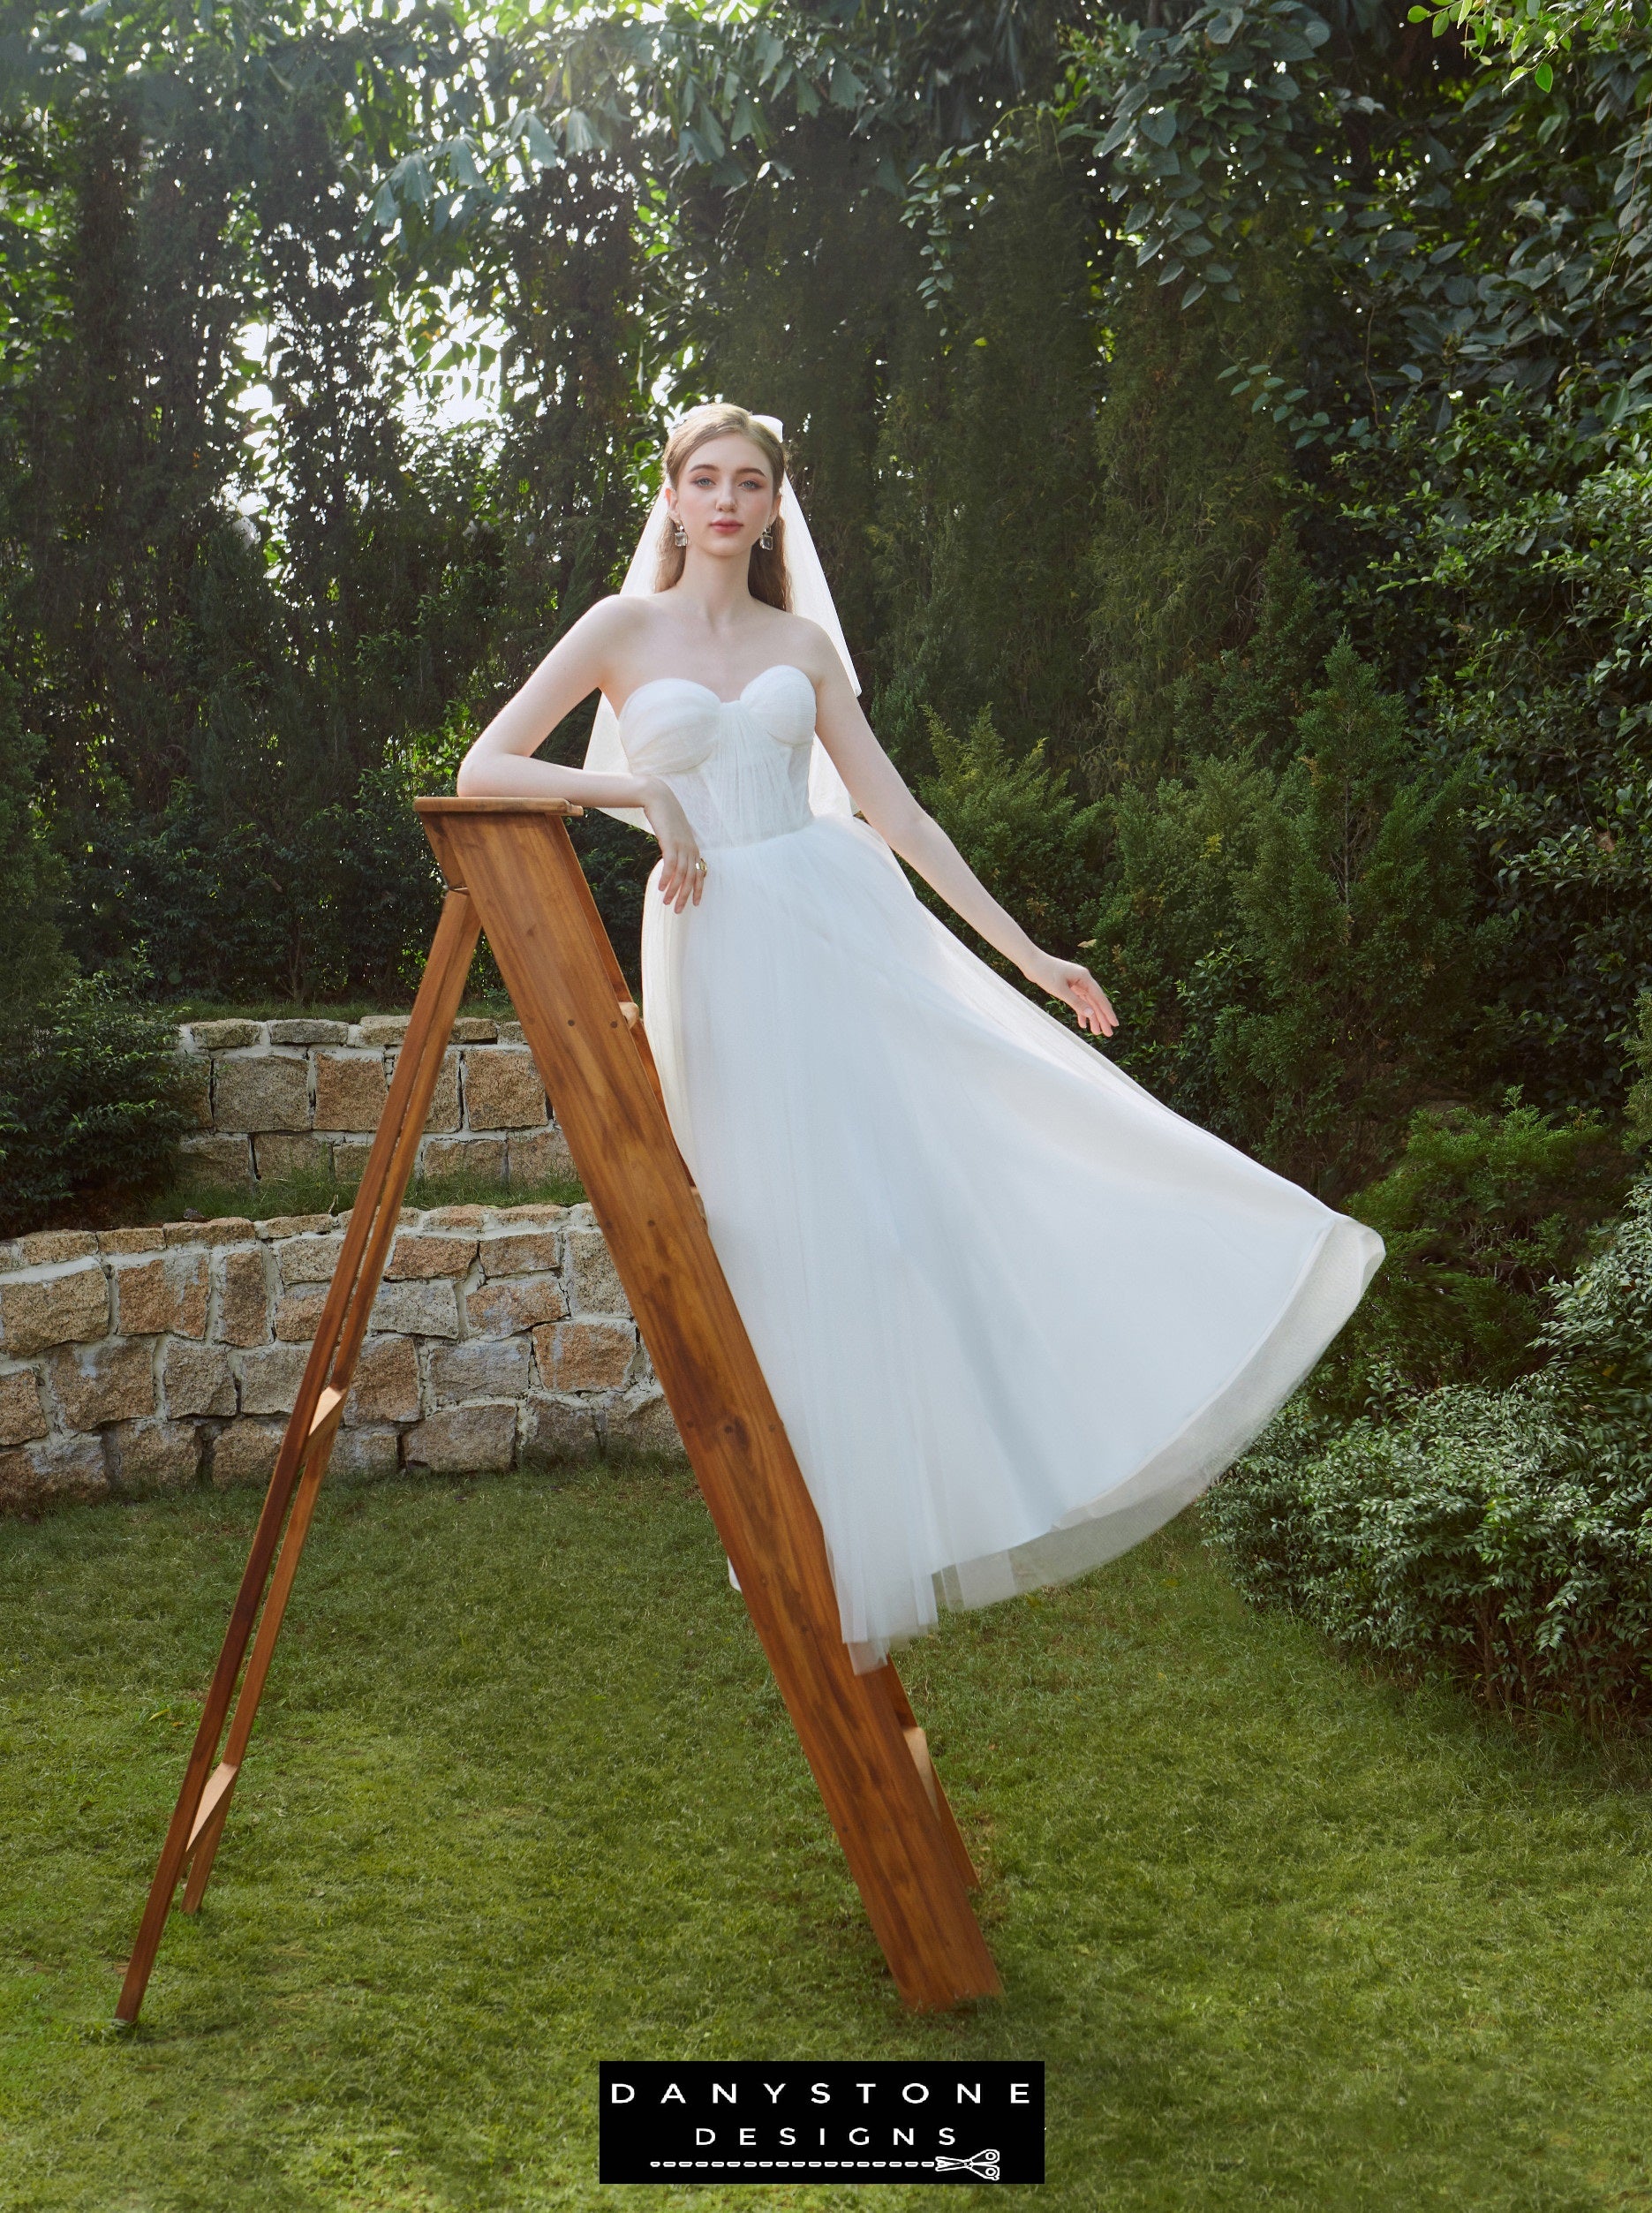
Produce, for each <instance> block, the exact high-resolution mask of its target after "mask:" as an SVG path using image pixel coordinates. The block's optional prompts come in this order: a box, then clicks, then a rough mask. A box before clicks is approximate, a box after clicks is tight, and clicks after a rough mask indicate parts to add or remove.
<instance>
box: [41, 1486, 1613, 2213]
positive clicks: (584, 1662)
mask: <svg viewBox="0 0 1652 2213" xmlns="http://www.w3.org/2000/svg"><path fill="white" fill-rule="evenodd" d="M256 1508H257V1500H256V1499H254V1498H253V1497H252V1496H250V1495H244V1494H230V1495H229V1496H227V1497H223V1498H220V1497H217V1496H215V1495H210V1494H208V1495H200V1494H192V1495H190V1496H188V1497H183V1498H172V1499H160V1500H155V1501H152V1502H150V1503H147V1504H144V1505H140V1506H133V1507H102V1508H87V1509H81V1510H76V1511H72V1512H66V1513H64V1514H60V1515H58V1516H57V1517H55V1518H53V1519H49V1520H47V1521H43V1522H40V1523H37V1524H33V1525H27V1524H19V1523H11V1524H7V1525H4V1526H0V1652H3V1654H4V1709H3V1716H4V1718H3V1719H0V1732H3V1741H4V1754H5V1759H4V1784H3V1786H0V1788H3V1790H4V1813H3V1815H0V1852H3V1854H4V1869H5V1877H4V1886H3V1887H4V1900H3V1903H0V1976H3V1981H0V2005H3V2008H4V2012H3V2014H0V2039H3V2045H0V2137H3V2148H0V2205H4V2207H5V2208H7V2209H22V2208H29V2209H36V2208H38V2209H42V2213H44V2209H53V2213H56V2209H60V2208H64V2209H66V2208H76V2209H87V2213H173V2209H178V2213H183V2209H192V2213H194V2209H199V2213H239V2209H243V2208H245V2209H252V2208H258V2209H260V2213H280V2209H287V2208H305V2209H312V2208H315V2209H334V2208H338V2209H343V2208H350V2209H357V2208H360V2209H386V2213H389V2209H395V2213H415V2209H417V2213H434V2209H444V2213H445V2209H471V2208H493V2207H500V2208H540V2207H552V2206H554V2207H585V2206H600V2205H620V2204H622V2203H625V2204H633V2203H634V2204H636V2205H637V2206H650V2207H657V2208H663V2207H669V2206H672V2205H675V2204H683V2205H687V2204H690V2203H693V2204H696V2205H698V2206H702V2207H704V2206H713V2207H722V2206H735V2205H745V2204H748V2203H750V2204H752V2205H761V2204H768V2205H776V2206H784V2207H809V2208H821V2207H836V2206H847V2205H849V2204H850V2203H851V2202H866V2203H868V2204H869V2205H871V2206H873V2207H878V2206H880V2205H887V2204H894V2203H897V2202H923V2201H922V2200H921V2199H920V2198H919V2197H918V2194H917V2193H916V2192H914V2191H912V2190H911V2189H909V2188H907V2189H895V2188H890V2189H886V2190H882V2191H879V2192H875V2193H873V2194H871V2195H870V2196H868V2195H867V2194H865V2193H864V2192H863V2191H861V2190H857V2189H855V2188H851V2187H843V2186H826V2187H794V2186H791V2185H778V2186H768V2187H753V2186H713V2187H701V2188H698V2189H692V2190H690V2189H688V2188H682V2187H665V2188H660V2189H653V2190H650V2189H640V2188H639V2189H635V2190H624V2191H622V2190H609V2191H604V2190H603V2189H601V2188H600V2187H599V2186H598V2184H597V2182H596V2180H595V2179H594V2178H595V2123H594V2082H595V2069H596V2062H597V2060H598V2058H603V2057H607V2058H620V2057H638V2056H641V2057H653V2058H732V2057H738V2056H752V2057H758V2058H810V2057H818V2058H862V2057H871V2056H878V2055H886V2056H889V2057H894V2058H924V2057H937V2058H941V2057H947V2056H950V2055H963V2056H979V2057H1002V2058H1035V2059H1043V2060H1044V2061H1045V2063H1046V2069H1047V2074H1046V2080H1047V2086H1048V2093H1049V2102H1050V2127H1049V2174H1050V2181H1049V2183H1048V2185H1047V2187H1045V2191H1044V2192H1043V2194H1042V2198H1039V2197H1037V2195H1036V2194H1034V2193H1033V2192H1031V2191H1030V2190H1027V2191H1022V2192H1019V2193H1015V2192H1011V2193H1010V2194H1011V2195H1018V2196H1019V2197H1020V2198H1021V2199H1022V2202H1027V2203H1039V2202H1041V2203H1044V2204H1046V2205H1049V2206H1051V2207H1057V2206H1059V2207H1061V2208H1064V2209H1065V2208H1069V2207H1070V2208H1075V2209H1078V2208H1089V2207H1097V2208H1106V2209H1110V2213H1111V2209H1115V2208H1116V2209H1120V2213H1123V2209H1130V2213H1135V2209H1149V2208H1150V2209H1155V2213H1158V2209H1162V2213H1189V2209H1204V2208H1217V2207H1222V2208H1228V2207H1232V2208H1236V2209H1248V2208H1253V2207H1268V2208H1279V2207H1289V2208H1301V2209H1304V2213H1309V2209H1311V2213H1325V2209H1331V2213H1341V2209H1345V2208H1346V2209H1367V2208H1369V2209H1376V2208H1383V2209H1394V2213H1402V2209H1403V2213H1416V2209H1422V2208H1442V2209H1444V2208H1452V2209H1458V2208H1464V2207H1486V2208H1497V2209H1499V2213H1505V2209H1506V2213H1517V2209H1545V2213H1547V2209H1562V2208H1565V2209H1571V2208H1585V2207H1590V2208H1592V2207H1608V2206H1633V2205H1637V2204H1646V2205H1652V2165H1649V2164H1648V2152H1649V2151H1652V1878H1649V1876H1648V1853H1649V1851H1652V1794H1648V1788H1647V1785H1648V1760H1647V1758H1646V1756H1644V1754H1636V1753H1632V1752H1630V1751H1627V1750H1619V1751H1618V1753H1616V1754H1611V1753H1602V1752H1598V1751H1595V1750H1593V1749H1591V1748H1589V1747H1588V1746H1587V1745H1585V1744H1582V1743H1580V1742H1579V1741H1577V1740H1576V1739H1575V1738H1573V1736H1571V1735H1569V1734H1568V1733H1565V1732H1563V1731H1560V1730H1558V1729H1545V1730H1543V1732H1541V1733H1537V1734H1535V1735H1533V1736H1529V1737H1525V1738H1519V1737H1516V1736H1514V1735H1512V1734H1511V1733H1508V1732H1507V1731H1506V1730H1505V1729H1504V1728H1503V1727H1502V1726H1499V1725H1497V1724H1496V1723H1494V1722H1491V1721H1490V1720H1488V1719H1485V1718H1482V1717H1481V1716H1479V1715H1477V1714H1475V1713H1474V1712H1472V1711H1470V1710H1468V1709H1467V1707H1466V1706H1465V1705H1463V1704H1462V1703H1460V1701H1459V1700H1458V1699H1457V1698H1456V1697H1455V1696H1453V1695H1452V1694H1449V1693H1447V1692H1445V1691H1440V1690H1433V1689H1428V1690H1423V1691H1420V1692H1410V1693H1407V1692H1403V1691H1400V1690H1397V1689H1395V1688H1392V1687H1390V1686H1385V1685H1383V1684H1373V1683H1369V1682H1367V1681H1363V1680H1362V1679H1361V1678H1360V1677H1359V1676H1358V1675H1357V1674H1355V1673H1352V1672H1350V1671H1349V1670H1347V1669H1346V1668H1345V1667H1343V1666H1342V1665H1339V1664H1338V1663H1337V1662H1336V1661H1335V1660H1334V1659H1333V1658H1331V1657H1330V1656H1329V1655H1328V1654H1327V1653H1326V1652H1325V1651H1324V1650H1323V1649H1322V1648H1321V1647H1320V1645H1319V1644H1318V1643H1316V1640H1315V1639H1314V1638H1312V1637H1311V1636H1309V1635H1305V1634H1304V1633H1302V1632H1301V1630H1299V1629H1298V1628H1295V1627H1294V1626H1293V1625H1291V1624H1290V1623H1288V1622H1284V1621H1279V1620H1269V1619H1264V1618H1261V1617H1258V1616H1256V1615H1255V1614H1253V1613H1249V1612H1248V1611H1247V1609H1246V1608H1245V1606H1244V1605H1242V1603H1241V1601H1240V1600H1239V1599H1238V1597H1236V1596H1235V1595H1234V1594H1233V1591H1232V1590H1231V1589H1230V1588H1229V1587H1228V1585H1227V1584H1226V1582H1225V1581H1224V1580H1223V1578H1222V1576H1221V1575H1220V1574H1219V1572H1218V1570H1217V1569H1216V1568H1215V1567H1213V1566H1212V1565H1211V1563H1210V1562H1209V1561H1208V1560H1207V1559H1206V1558H1205V1556H1204V1555H1203V1552H1202V1551H1201V1550H1200V1547H1199V1545H1198V1541H1197V1532H1196V1527H1195V1526H1194V1525H1193V1523H1192V1522H1190V1521H1189V1520H1188V1519H1187V1518H1184V1520H1183V1521H1182V1522H1180V1523H1178V1524H1176V1525H1174V1526H1173V1528H1172V1529H1169V1530H1167V1531H1165V1533H1164V1534H1163V1535H1162V1536H1161V1537H1158V1539H1156V1540H1155V1541H1154V1542H1153V1543H1152V1544H1150V1545H1146V1546H1144V1547H1143V1548H1142V1549H1141V1550H1139V1551H1138V1552H1135V1553H1134V1554H1132V1555H1130V1556H1129V1557H1128V1558H1127V1559H1125V1560H1120V1561H1119V1562H1117V1563H1115V1564H1114V1565H1113V1566H1112V1567H1108V1568H1105V1569H1103V1570H1101V1571H1099V1572H1098V1573H1096V1574H1094V1575H1090V1576H1089V1577H1088V1578H1086V1579H1085V1580H1084V1581H1083V1582H1080V1583H1078V1584H1075V1585H1073V1586H1071V1587H1069V1588H1068V1589H1067V1590H1064V1591H1061V1592H1060V1593H1056V1594H1052V1595H1051V1596H1049V1597H1045V1598H1044V1599H1043V1600H1042V1601H1041V1602H1032V1603H1029V1602H1025V1601H1018V1602H1014V1603H1012V1604H1010V1605H1004V1606H999V1607H997V1608H994V1609H992V1610H989V1611H988V1612H986V1613H979V1614H975V1615H970V1616H966V1617H960V1618H954V1619H952V1620H949V1621H948V1622H947V1626H946V1628H945V1630H944V1633H943V1635H941V1636H940V1637H939V1638H938V1639H936V1640H933V1641H932V1642H929V1643H924V1644H923V1645H920V1646H917V1647H915V1648H913V1649H912V1650H909V1652H908V1653H907V1654H906V1655H904V1659H903V1668H902V1672H903V1673H904V1675H905V1677H906V1680H907V1681H908V1684H909V1688H910V1690H911V1693H912V1696H913V1700H914V1703H915V1704H916V1705H917V1709H918V1713H919V1717H920V1718H922V1719H924V1721H925V1722H926V1723H927V1725H928V1726H929V1728H930V1733H931V1740H932V1744H933V1747H934V1748H935V1751H936V1753H937V1756H938V1757H939V1761H940V1763H941V1766H942V1770H943V1772H944V1775H945V1778H946V1780H947V1787H948V1789H949V1791H950V1793H951V1794H952V1798H953V1802H954V1806H955V1808H956V1809H957V1811H958V1814H959V1816H960V1819H961V1821H962V1825H963V1828H964V1830H965V1832H966V1834H967V1836H968V1837H969V1840H970V1843H971V1846H972V1847H973V1849H974V1851H975V1853H976V1854H977V1860H978V1862H980V1864H981V1865H982V1866H983V1868H984V1873H985V1881H984V1887H983V1890H982V1892H981V1894H980V1901H979V1902H980V1911H981V1915H982V1918H983V1922H984V1925H985V1928H986V1930H987V1933H988V1937H989V1939H990V1941H991V1943H992V1947H993V1950H994V1952H995V1953H996V1955H997V1958H998V1961H999V1967H1000V1968H1001V1970H1002V1973H1003V1976H1004V1980H1005V1983H1006V1985H1007V1998H1006V1999H1005V2000H1004V2001H1002V2002H1001V2003H995V2004H992V2005H984V2006H981V2007H977V2008H974V2009H971V2010H969V2011H966V2012H964V2013H958V2014H952V2015H944V2016H927V2017H914V2016H911V2015H909V2014H908V2013H905V2012H904V2010H903V2009H902V2007H901V2005H900V2002H899V2000H898V1999H897V1998H896V1996H895V1993H894V1988H893V1986H892V1984H891V1983H890V1982H889V1979H888V1976H887V1974H886V1971H885V1969H884V1967H883V1963H882V1960H881V1957H880V1954H879V1951H878V1948H877V1946H876V1945H875V1943H874V1942H873V1939H872V1937H871V1933H870V1931H869V1930H868V1928H867V1926H866V1923H865V1921H864V1915H863V1914H862V1912H861V1909H860V1906H859V1902H858V1900H857V1898H856V1893H855V1892H854V1890H853V1888H852V1886H851V1884H850V1883H849V1878H848V1876H847V1874H846V1872H845V1870H844V1868H843V1864H842V1862H841V1857H840V1855H839V1854H838V1851H837V1849H836V1847H835V1845H834V1841H833V1839H832V1837H831V1834H830V1832H829V1830H828V1828H827V1825H826V1819H825V1816H824V1815H823V1813H822V1811H821V1809H820V1805H819V1802H818V1799H817V1797H816V1794H815V1792H814V1788H813V1786H812V1784H811V1780H810V1778H809V1776H808V1773H807V1771H806V1769H805V1768H804V1766H803V1761H802V1758H801V1756H800V1755H799V1753H798V1751H797V1748H796V1742H795V1740H794V1739H793V1737H792V1734H791V1732H790V1729H789V1726H788V1723H787V1720H786V1718H785V1714H784V1712H783V1711H782V1709H781V1704H780V1702H779V1699H778V1697H777V1695H776V1694H775V1692H774V1690H773V1688H772V1687H771V1684H770V1681H769V1678H768V1675H767V1672H766V1667H765V1665H764V1662H763V1658H762V1655H761V1652H760V1650H759V1649H758V1644H757V1642H756V1640H755V1638H754V1636H753V1635H752V1634H751V1629H750V1627H749V1626H748V1623H747V1621H746V1619H745V1615H744V1613H743V1608H742V1606H741V1603H740V1600H739V1599H738V1597H736V1596H735V1593H734V1592H733V1591H732V1590H730V1589H729V1587H728V1582H727V1580H726V1577H725V1575H724V1568H723V1560H722V1554H721V1551H720V1547H719V1546H718V1545H717V1542H716V1539H715V1537H714V1535H713V1530H712V1529H711V1525H710V1522H709V1521H708V1519H707V1517H706V1515H705V1512H704V1510H703V1508H702V1507H700V1505H699V1503H698V1499H697V1497H696V1495H695V1493H694V1492H693V1491H692V1489H691V1487H690V1484H689V1483H688V1481H687V1479H686V1478H685V1477H683V1475H682V1474H681V1473H680V1472H678V1471H675V1470H673V1469H650V1468H643V1469H631V1470H629V1471H616V1470H615V1469H602V1470H599V1471H595V1472H582V1473H579V1474H577V1475H573V1476H564V1477H557V1478H549V1477H509V1478H492V1479H487V1480H485V1481H481V1482H477V1483H471V1484H460V1483H449V1482H442V1481H439V1480H434V1479H433V1480H428V1481H419V1482H413V1481H409V1482H405V1483H396V1484H388V1485H385V1486H382V1487H379V1488H372V1487H353V1488H352V1487H351V1486H349V1485H346V1484H338V1485H336V1487H334V1488H333V1489H332V1490H331V1492H330V1493H329V1495H328V1497H327V1498H326V1499H324V1502H323V1505H322V1508H321V1514H320V1517H319V1520H318V1523H317V1527H316V1529H315V1532H314V1534H313V1537H312V1539H311V1543H310V1548H309V1552H308V1556H307V1558H306V1562H305V1567H304V1572H303V1575H302V1576H301V1578H300V1581H299V1584H298V1590H297V1593H296V1595H295V1598H294V1601H293V1607H292V1612H291V1615H290V1624H289V1628H288V1630H287V1633H286V1636H285V1640H284V1643H283V1651H282V1654H281V1657H280V1658H279V1659H278V1661H277V1665H276V1671H275V1677H274V1679H273V1681H272V1685H271V1690H270V1694H269V1696H268V1697H267V1698H266V1701H265V1703H264V1708H263V1712H262V1715H261V1717H260V1722H259V1728H258V1733H257V1735H256V1737H255V1738H254V1741H253V1752H252V1755H251V1756H250V1759H249V1764H248V1767H247V1770H246V1773H245V1778H244V1780H243V1784H242V1788H241V1792H240V1794H239V1796H238V1801H237V1803H236V1808H235V1813H234V1816H233V1821H232V1824H231V1827H230V1832H229V1836H228V1838H227V1840H226V1842H225V1844H224V1847H223V1851H222V1853H221V1854H220V1856H219V1860H218V1865H217V1872H216V1875H215V1880H214V1884H213V1888H212V1890H211V1892H210V1893H209V1896H208V1899H207V1906H206V1909H205V1911H204V1912H203V1913H202V1915H200V1918H199V1920H198V1921H195V1922H189V1921H185V1919H184V1918H183V1917H182V1916H174V1919H173V1921H172V1923H171V1925H170V1929H169V1931H168V1934H167V1938H166V1942H165V1945H164V1947H163V1949H162V1955H161V1961H160V1965H159V1967H158V1968H157V1970H156V1974H155V1980H154V1982H153V1983H152V1984H151V1986H150V1990H149V1997H148V2000H147V2006H146V2009H145V2013H144V2016H143V2020H142V2023H141V2025H140V2028H139V2029H138V2030H137V2031H136V2032H135V2033H133V2034H131V2035H127V2036H117V2035H114V2034H111V2033H110V2030H109V2020H110V2014H111V2008H112V2006H113V2003H114V1998H115V1995H116V1990H117V1978H118V1972H119V1968H120V1966H121V1963H122V1961H123V1960H124V1955H125V1953H126V1952H127V1950H128V1948H129V1946H130V1944H131V1941H132V1934H133V1931H134V1930H135V1927H136V1923H137V1917H138V1914H139V1911H140V1906H141V1902H142V1898H143V1892H144V1888H145V1885H146V1884H147V1879H148V1876H149V1871H150V1868H151V1865H152V1863H153V1860H154V1855H155V1850H156V1848H157V1847H158V1845H159V1842H160V1839H161V1834H162V1828H163V1825H164V1822H165V1817H166V1814H167V1812H168V1810H169V1809H170V1803H171V1799H172V1795H173V1793H174V1790H175V1788H176V1786H177V1779H178V1775H179V1771H180V1768H181V1764H182V1761H183V1758H184V1754H185V1747H186V1745H187V1742H188V1738H189V1733H190V1730H191V1727H192V1722H193V1718H194V1715H195V1713H196V1711H197V1703H196V1702H197V1700H198V1699H199V1696H200V1692H201V1689H202V1686H203V1684H204V1681H205V1679H206V1676H207V1672H208V1670H209V1667H210V1664H211V1660H212V1658H213V1655H214V1653H215V1650H216V1646H217V1642H218V1638H219V1635H220V1632H221V1628H222V1623H223V1614H224V1611H225V1607H226V1605H227V1604H228V1600H229V1597H230V1591H231V1589H232V1586H233V1584H234V1582H235V1581H236V1578H237V1575H238V1572H239V1568H240V1565H241V1561H242V1558H243V1553H244V1550H245V1543H246V1539H247V1536H248V1533H249V1530H250V1529H251V1525H252V1522H253V1518H254V1515H255V1513H256ZM969 2192H970V2194H971V2202H978V2203H985V2202H987V2201H988V2199H989V2195H991V2196H992V2197H997V2196H998V2195H999V2194H1002V2193H1001V2191H995V2190H992V2187H991V2186H988V2185H983V2184H975V2185H971V2186H969Z"/></svg>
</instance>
